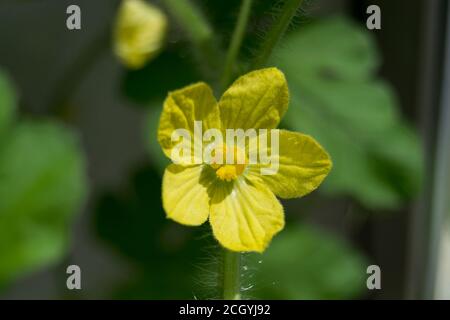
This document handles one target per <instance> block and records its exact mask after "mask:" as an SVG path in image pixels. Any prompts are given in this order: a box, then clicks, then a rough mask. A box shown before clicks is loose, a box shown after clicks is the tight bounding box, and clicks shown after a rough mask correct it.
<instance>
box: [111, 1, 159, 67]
mask: <svg viewBox="0 0 450 320" xmlns="http://www.w3.org/2000/svg"><path fill="white" fill-rule="evenodd" d="M166 29H167V19H166V16H165V15H164V13H163V12H162V11H161V10H159V9H158V8H157V7H155V6H153V5H151V4H150V3H146V2H145V1H143V0H123V1H122V4H121V6H120V8H119V12H118V16H117V21H116V25H115V30H114V51H115V53H116V55H117V56H118V57H119V58H120V59H121V61H122V62H123V63H124V64H125V65H126V66H128V67H129V68H132V69H138V68H141V67H142V66H143V65H144V64H145V63H146V62H148V61H149V60H150V59H152V58H153V57H155V55H156V54H157V53H158V52H159V50H160V48H161V46H162V44H163V40H164V37H165V34H166Z"/></svg>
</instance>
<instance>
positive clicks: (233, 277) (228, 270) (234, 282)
mask: <svg viewBox="0 0 450 320" xmlns="http://www.w3.org/2000/svg"><path fill="white" fill-rule="evenodd" d="M223 298H224V299H225V300H239V299H240V298H241V254H240V253H239V252H233V251H229V250H227V249H224V251H223Z"/></svg>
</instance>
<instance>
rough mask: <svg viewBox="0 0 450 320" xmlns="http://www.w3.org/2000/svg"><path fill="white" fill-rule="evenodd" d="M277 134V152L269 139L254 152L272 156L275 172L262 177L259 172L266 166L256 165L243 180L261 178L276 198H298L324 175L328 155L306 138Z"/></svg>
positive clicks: (288, 132)
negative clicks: (275, 164) (276, 164)
mask: <svg viewBox="0 0 450 320" xmlns="http://www.w3.org/2000/svg"><path fill="white" fill-rule="evenodd" d="M278 132H279V149H278V150H275V149H276V148H275V149H273V148H271V143H270V141H271V140H270V139H267V141H268V143H267V144H262V145H259V150H258V151H259V152H267V155H269V156H270V155H272V159H271V161H272V166H273V165H274V163H275V162H278V169H277V171H276V173H275V174H273V175H262V174H261V169H262V168H264V167H265V168H267V167H269V165H262V164H258V165H254V166H251V167H250V168H249V170H248V174H247V178H249V179H251V180H255V179H256V180H258V179H262V181H263V182H264V183H265V184H266V185H268V186H269V187H270V190H272V191H273V192H274V193H275V194H276V195H277V196H278V197H280V198H284V199H288V198H297V197H302V196H304V195H306V194H308V193H310V192H311V191H313V190H315V189H316V188H317V187H318V186H319V185H320V184H321V183H322V181H323V180H324V179H325V177H326V176H327V175H328V173H329V172H330V170H331V167H332V163H331V159H330V156H329V155H328V153H327V152H326V151H325V150H324V149H323V147H322V146H321V145H320V144H319V143H318V142H317V141H316V140H314V139H313V138H312V137H310V136H308V135H305V134H301V133H298V132H292V131H287V130H279V131H278ZM268 135H270V132H269V134H268ZM260 137H261V135H260V136H258V138H260Z"/></svg>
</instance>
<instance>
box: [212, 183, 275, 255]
mask: <svg viewBox="0 0 450 320" xmlns="http://www.w3.org/2000/svg"><path fill="white" fill-rule="evenodd" d="M210 195H211V213H210V217H209V221H210V223H211V226H212V230H213V234H214V237H215V238H216V239H217V240H218V241H219V242H220V244H221V245H222V246H224V247H225V248H227V249H229V250H232V251H256V252H262V251H264V249H265V248H266V247H267V245H268V244H269V242H270V240H271V239H272V237H273V236H274V235H275V234H276V233H278V232H279V231H280V230H282V229H283V227H284V213H283V207H282V206H281V204H280V202H279V201H278V200H277V198H276V197H275V196H274V194H273V193H272V192H271V191H270V190H269V189H268V188H267V187H266V186H264V185H263V184H262V183H260V182H258V181H255V182H250V181H248V180H246V179H238V180H235V181H234V182H233V183H226V182H220V183H215V184H214V185H212V187H211V189H210Z"/></svg>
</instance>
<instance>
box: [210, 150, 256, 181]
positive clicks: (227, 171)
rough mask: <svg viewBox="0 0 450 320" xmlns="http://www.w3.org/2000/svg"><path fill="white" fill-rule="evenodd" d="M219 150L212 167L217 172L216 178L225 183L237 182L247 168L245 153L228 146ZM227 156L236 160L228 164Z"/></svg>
mask: <svg viewBox="0 0 450 320" xmlns="http://www.w3.org/2000/svg"><path fill="white" fill-rule="evenodd" d="M218 150H219V151H218V152H216V154H215V156H214V160H213V162H212V163H211V167H212V168H213V169H214V170H216V176H217V177H218V178H219V179H220V180H223V181H228V182H229V181H232V180H235V179H236V178H237V177H238V176H240V175H241V174H242V173H243V172H244V170H245V167H246V166H247V162H248V161H247V157H246V156H245V152H243V150H241V149H240V148H238V147H234V148H230V147H227V146H226V145H223V146H222V148H218ZM227 156H228V158H230V159H234V160H233V161H232V163H227ZM239 157H241V159H240V158H239ZM239 160H241V161H239Z"/></svg>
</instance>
